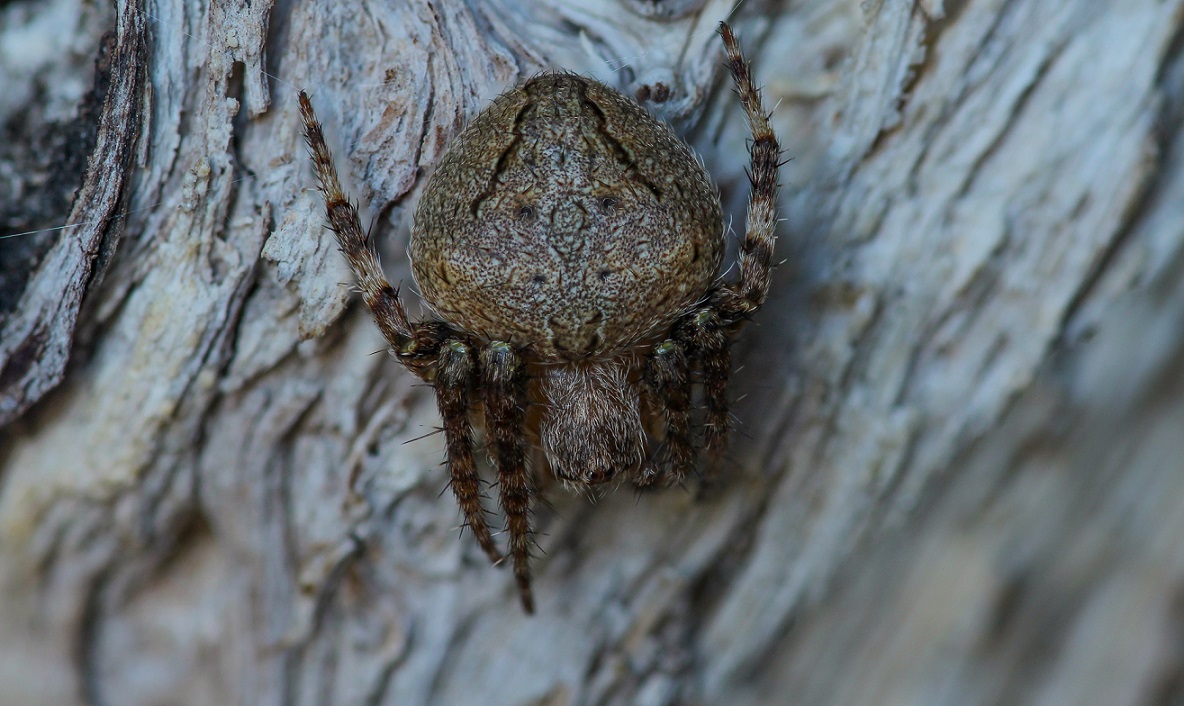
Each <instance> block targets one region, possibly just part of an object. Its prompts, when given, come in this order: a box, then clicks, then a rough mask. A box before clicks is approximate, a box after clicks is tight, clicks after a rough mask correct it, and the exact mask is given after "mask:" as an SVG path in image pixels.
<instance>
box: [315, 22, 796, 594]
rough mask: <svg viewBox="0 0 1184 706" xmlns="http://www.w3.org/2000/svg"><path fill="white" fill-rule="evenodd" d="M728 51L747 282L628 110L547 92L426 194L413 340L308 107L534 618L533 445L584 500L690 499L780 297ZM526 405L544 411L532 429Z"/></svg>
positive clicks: (765, 175)
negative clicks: (772, 294) (477, 448)
mask: <svg viewBox="0 0 1184 706" xmlns="http://www.w3.org/2000/svg"><path fill="white" fill-rule="evenodd" d="M719 31H720V34H721V35H722V37H723V42H724V48H725V50H726V52H727V57H728V65H729V67H730V69H731V73H732V78H733V79H734V80H735V83H736V88H737V91H738V93H739V95H740V100H741V103H742V104H743V106H744V110H745V112H746V113H747V114H748V121H749V125H750V127H751V130H752V143H751V147H750V153H751V167H750V170H749V178H750V181H751V195H750V200H749V205H748V227H747V230H746V232H745V234H744V239H743V240H742V241H741V243H740V251H739V277H738V278H737V279H736V281H734V282H725V281H723V280H722V279H718V278H717V274H718V272H719V268H720V262H721V260H722V258H723V253H724V231H725V226H724V220H723V215H722V213H721V209H720V204H719V195H718V192H717V191H716V189H715V187H714V186H713V185H712V183H711V180H710V178H709V177H708V175H707V172H706V171H705V169H704V168H703V166H702V164H700V162H699V161H698V160H697V159H696V158H695V156H694V154H693V153H692V152H691V150H690V149H689V148H688V147H687V146H686V145H685V144H684V143H683V142H682V141H681V140H680V139H679V138H678V137H676V136H675V134H674V133H673V132H672V131H671V129H670V128H669V127H668V126H667V125H666V124H665V123H663V122H661V121H659V120H657V119H655V118H654V117H653V116H651V115H650V114H649V113H648V112H646V111H645V110H644V109H643V108H642V107H641V106H640V105H638V104H637V103H636V102H634V101H633V100H631V99H629V98H626V97H625V96H623V95H621V94H620V93H618V92H617V91H614V90H612V89H611V88H608V87H606V86H604V85H603V84H601V83H598V82H596V81H594V80H592V79H588V78H584V77H582V76H576V75H573V74H568V73H547V74H542V75H539V76H535V77H534V78H531V79H529V80H528V81H526V82H524V83H522V84H520V85H518V86H516V87H515V88H512V89H510V90H508V91H506V92H505V93H503V94H502V95H501V96H499V97H498V98H496V99H495V100H494V101H493V103H492V104H491V105H490V106H489V107H488V108H486V109H485V110H484V111H482V112H481V114H480V115H478V116H477V117H476V118H475V119H474V120H473V121H472V122H471V123H470V124H469V125H468V126H467V127H466V128H465V129H464V130H463V131H462V132H461V134H460V135H459V136H458V137H457V138H456V139H455V141H454V142H453V143H452V144H451V145H450V146H449V148H448V151H447V153H446V154H445V155H444V157H443V158H442V159H441V161H440V164H439V167H438V168H437V169H436V171H435V173H434V174H432V176H431V177H430V178H429V180H428V183H427V186H426V188H425V190H424V194H423V198H422V200H421V201H420V203H419V205H418V207H417V209H416V212H415V225H414V228H413V230H412V236H411V253H410V254H411V262H412V267H413V271H414V274H415V281H416V282H417V283H418V285H419V287H420V289H421V291H422V294H423V298H424V299H425V300H426V301H427V302H428V304H430V305H431V307H432V309H433V310H434V311H435V312H436V314H437V315H438V318H436V319H434V320H429V321H421V322H411V321H409V320H408V319H407V314H406V312H405V311H404V309H403V305H402V303H401V302H400V300H399V292H398V290H397V289H396V288H394V287H393V286H391V284H390V283H389V282H387V280H386V277H384V276H383V273H382V269H381V268H380V267H379V264H378V258H377V257H376V255H375V253H374V251H373V250H372V249H371V247H370V244H369V243H368V242H367V238H366V234H365V232H364V231H363V229H362V227H361V223H360V222H359V219H358V212H357V209H356V207H355V206H354V205H353V204H351V203H350V201H349V200H348V199H347V198H346V196H345V194H344V193H342V190H341V185H340V184H339V183H338V179H337V173H336V171H335V170H334V168H333V163H332V161H331V157H330V154H329V150H328V148H327V147H326V146H325V140H324V135H323V133H322V132H321V125H320V123H318V122H317V118H316V114H315V113H314V112H313V109H312V104H311V103H310V102H309V99H308V96H307V95H305V94H304V93H303V92H301V94H300V111H301V117H302V118H303V120H304V125H305V130H306V135H307V138H308V145H309V147H310V149H311V153H312V161H313V167H314V169H315V170H316V175H317V179H318V181H319V186H320V190H321V192H322V193H323V195H324V198H325V209H326V212H327V214H328V218H329V225H330V227H331V228H332V229H333V231H334V233H336V235H337V240H338V243H339V244H340V247H341V251H342V253H343V254H344V255H345V257H346V259H347V260H348V261H349V265H350V268H351V269H352V270H353V272H354V275H355V277H356V278H357V281H358V286H359V289H360V291H361V294H362V297H363V298H364V299H365V300H366V304H367V305H368V306H369V307H370V309H371V311H372V312H373V314H374V319H375V321H376V322H377V323H378V328H379V329H380V330H381V331H382V335H383V336H384V337H385V338H386V340H387V342H388V343H389V344H390V346H391V349H392V352H393V354H394V355H395V357H396V358H397V359H398V360H399V361H400V362H401V363H402V364H403V365H405V366H406V367H407V369H408V370H410V371H411V372H412V373H414V374H415V375H417V376H418V377H420V378H421V379H423V380H425V381H427V382H428V383H430V384H431V385H432V387H433V388H434V389H435V393H436V402H437V404H438V405H439V408H440V416H441V417H442V418H443V422H444V436H445V440H446V443H447V447H448V466H449V469H450V471H451V476H452V481H451V486H452V491H453V493H455V495H456V500H457V502H458V503H459V504H460V509H461V512H462V513H463V514H464V519H465V523H466V524H467V525H468V526H469V527H470V528H471V529H472V531H473V534H474V535H475V536H476V538H477V542H478V543H479V544H480V545H481V548H482V549H483V550H485V553H486V554H487V555H488V556H489V558H490V560H491V561H493V562H494V563H497V562H500V561H501V560H502V555H501V553H500V552H499V550H498V548H497V546H496V545H495V543H494V540H493V536H492V534H491V532H490V529H489V524H488V523H487V521H486V517H485V509H484V507H483V506H482V503H481V485H480V478H479V476H478V472H477V461H476V458H475V455H474V442H473V426H472V423H471V420H470V413H471V406H472V404H473V402H474V399H473V398H474V397H476V398H477V401H478V402H479V403H480V405H481V407H482V410H483V413H484V430H485V437H486V440H487V442H488V447H489V455H490V457H491V459H492V463H493V466H494V467H495V468H496V471H497V479H498V480H497V483H498V488H499V491H500V492H499V498H500V501H501V508H502V512H503V513H504V514H505V517H506V525H507V530H508V533H509V553H510V555H511V556H512V558H513V563H514V575H515V577H516V579H517V582H518V588H519V592H520V594H521V598H522V606H523V608H524V609H525V610H526V612H528V613H531V612H533V611H534V599H533V596H532V593H531V587H530V565H529V564H530V553H531V552H530V550H531V544H532V539H531V526H530V517H529V515H530V509H531V500H532V496H533V495H534V493H535V490H534V484H533V481H532V475H531V472H530V470H529V469H528V466H527V453H526V452H527V445H528V441H527V438H528V437H527V433H528V430H529V432H530V433H532V434H535V433H537V438H538V445H540V446H541V448H542V453H543V455H544V457H545V459H546V462H547V465H549V467H550V469H551V472H552V473H553V474H554V475H555V476H556V477H558V478H559V479H560V480H562V481H563V482H564V483H565V484H567V485H569V486H573V487H575V488H588V487H589V486H593V485H596V484H600V483H605V482H607V481H609V480H611V479H613V478H618V477H624V476H625V475H626V474H628V475H629V476H630V477H632V479H633V481H634V482H635V483H636V484H638V485H639V486H642V487H647V486H651V485H654V484H655V483H656V482H658V480H661V479H667V480H669V481H672V482H679V481H682V480H683V479H684V478H685V477H686V475H687V474H688V472H690V471H692V470H693V468H694V465H695V461H696V455H697V452H698V451H699V450H700V449H705V450H706V451H707V452H708V453H709V454H718V453H719V452H721V451H722V450H723V448H724V446H725V444H726V442H727V434H728V401H727V396H726V393H727V390H726V387H727V381H728V372H729V365H730V362H729V361H730V358H729V352H728V346H729V344H730V341H731V336H732V334H733V333H734V332H735V331H736V329H737V328H738V327H739V325H740V324H741V323H743V322H744V321H745V320H746V319H747V318H748V317H749V316H750V315H751V314H752V313H753V312H754V311H756V310H757V309H758V308H760V306H761V304H763V303H764V301H765V295H766V293H767V292H768V288H769V274H770V268H771V262H770V259H771V258H772V254H773V242H774V235H773V230H774V226H775V224H776V220H777V218H776V197H777V168H778V166H779V164H778V159H779V150H778V146H777V137H776V136H775V135H774V134H773V131H772V129H771V128H770V127H769V122H768V116H767V115H766V113H765V111H764V109H763V108H762V107H761V100H760V92H759V91H758V90H757V89H756V88H755V87H754V86H753V84H752V80H751V78H750V76H749V67H748V63H747V62H746V61H745V59H744V57H743V55H742V54H741V52H740V46H739V44H738V43H737V42H736V38H735V36H734V35H733V34H732V30H731V29H730V28H729V27H728V25H726V24H723V23H721V24H720V27H719ZM696 379H698V380H699V381H700V382H701V384H702V388H703V392H702V399H703V404H704V406H705V407H706V411H705V419H704V420H703V422H704V423H703V425H702V431H701V433H696V430H695V429H694V428H693V425H692V399H693V398H694V395H693V385H694V382H695V380H696ZM643 397H644V398H645V400H646V401H647V403H648V404H647V405H646V409H644V410H643V407H642V402H641V400H642V398H643ZM532 401H535V402H540V403H541V405H540V406H539V408H538V414H533V413H532V414H531V415H530V416H529V417H528V415H527V411H528V407H529V406H530V404H531V402H532ZM643 416H644V417H645V419H646V421H647V422H649V427H653V428H655V429H656V430H657V431H656V433H657V435H658V436H660V437H662V438H663V440H664V446H665V451H664V453H663V454H662V460H661V461H660V462H659V461H656V460H651V461H650V462H649V463H647V462H646V458H647V455H648V448H647V447H648V438H649V437H648V435H647V432H646V430H647V424H646V422H643ZM663 416H664V417H665V425H664V430H663V429H661V427H662V426H663V425H662V424H661V419H662V417H663Z"/></svg>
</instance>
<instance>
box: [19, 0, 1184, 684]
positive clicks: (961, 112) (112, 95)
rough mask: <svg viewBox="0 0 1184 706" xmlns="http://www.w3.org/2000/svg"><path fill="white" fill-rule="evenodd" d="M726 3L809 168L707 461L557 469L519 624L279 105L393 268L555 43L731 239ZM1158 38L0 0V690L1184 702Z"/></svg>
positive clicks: (607, 2)
mask: <svg viewBox="0 0 1184 706" xmlns="http://www.w3.org/2000/svg"><path fill="white" fill-rule="evenodd" d="M727 17H731V18H732V21H733V22H734V25H735V27H736V29H737V32H738V34H739V35H740V37H741V39H742V41H743V43H744V46H745V48H746V50H747V52H748V54H749V56H750V58H751V59H752V61H753V65H754V72H755V75H756V77H757V78H758V80H759V81H760V83H762V84H763V85H764V86H765V100H766V105H768V106H776V108H775V112H774V120H775V126H776V128H777V130H778V131H779V133H780V135H781V137H782V139H783V144H784V146H785V148H786V152H787V156H789V157H792V158H793V160H792V161H791V162H789V163H788V164H787V165H786V166H785V167H784V168H783V171H782V183H783V187H784V188H783V193H782V206H783V216H784V218H785V222H784V223H783V228H782V230H781V231H780V236H781V238H780V241H779V243H778V248H779V251H778V252H779V255H780V256H781V257H784V258H786V260H787V261H786V263H785V264H784V265H783V266H782V267H781V268H780V269H779V270H778V272H777V277H776V280H775V283H774V292H773V298H772V300H771V301H770V302H769V304H768V306H767V307H766V308H765V309H764V310H763V311H762V312H760V314H759V315H758V316H757V317H756V321H755V324H754V325H752V326H750V327H749V328H748V329H747V330H746V331H745V334H744V336H743V337H742V339H741V341H740V343H739V344H738V347H737V349H736V354H735V358H736V367H737V372H736V374H735V376H734V380H733V384H732V387H731V389H732V391H733V392H734V394H735V396H736V397H737V399H738V400H739V401H738V403H737V405H736V408H735V414H736V416H737V419H738V422H737V426H738V429H737V432H738V433H737V434H736V437H735V442H734V444H733V450H732V453H731V456H730V458H729V459H728V460H727V463H726V468H725V469H723V471H724V472H723V473H722V474H721V475H722V477H723V479H724V480H723V482H722V484H721V486H720V487H719V488H717V489H715V490H714V491H713V492H711V493H708V494H707V495H706V497H703V498H698V497H696V493H695V492H694V491H693V489H689V490H683V489H677V488H676V489H671V490H669V491H666V492H664V493H661V494H652V495H645V496H643V497H640V498H638V497H635V495H634V494H633V493H632V492H630V491H629V490H628V489H625V488H623V489H620V490H619V491H617V492H615V493H612V494H609V495H607V496H605V497H602V498H599V499H598V500H597V501H596V502H592V501H591V500H589V499H587V498H580V497H572V496H569V495H567V494H566V493H564V492H563V491H562V489H560V488H556V487H553V488H551V489H550V491H549V493H548V500H549V502H550V504H549V505H548V506H544V507H540V508H539V510H538V521H539V523H540V524H541V528H542V531H543V534H542V536H541V538H540V542H541V546H542V549H543V551H545V555H544V556H543V557H542V558H541V559H540V560H539V561H538V562H537V565H536V570H537V584H536V591H537V594H538V596H539V614H538V615H537V616H535V617H533V618H526V617H524V616H523V615H522V614H521V612H520V611H519V609H518V605H517V600H516V597H515V595H514V591H513V586H512V583H513V582H512V580H511V578H510V577H509V575H508V573H507V572H506V571H505V570H502V569H493V568H490V567H489V566H487V565H486V562H485V560H484V558H483V556H481V554H480V552H479V551H478V550H477V547H476V545H475V542H473V541H472V539H471V538H470V537H468V536H467V535H466V536H463V537H459V538H458V534H459V533H458V530H457V525H458V522H459V518H458V512H457V509H456V507H455V504H454V502H453V500H452V498H451V497H450V495H449V494H448V493H442V491H443V490H444V489H445V487H446V485H445V472H444V471H443V469H442V468H440V467H439V462H440V459H441V458H442V448H441V447H442V442H441V440H440V438H439V437H438V436H427V437H426V438H420V437H424V435H425V434H427V433H428V432H431V431H432V430H433V429H434V428H435V426H436V424H437V423H438V419H437V417H436V412H435V409H434V405H433V403H432V400H431V396H430V394H429V393H428V391H427V390H425V389H424V388H422V387H417V386H416V385H414V384H413V380H412V378H411V377H410V376H409V375H408V374H406V373H405V372H404V371H402V370H401V369H400V368H399V366H398V365H397V364H396V363H395V362H394V361H393V360H391V359H390V358H389V357H388V356H386V355H381V354H380V355H374V353H375V352H376V351H381V350H382V349H383V345H382V343H381V341H380V338H379V336H378V333H377V331H376V330H375V328H374V326H373V325H372V324H371V322H370V320H369V318H368V315H367V313H366V312H365V311H363V309H362V307H360V306H358V305H357V303H356V302H354V301H353V300H352V298H351V296H350V288H349V287H348V286H347V285H345V284H343V283H347V282H348V281H349V274H348V272H347V271H346V269H345V266H344V264H343V262H342V259H341V258H340V256H339V255H338V254H337V253H336V252H335V248H334V246H333V245H332V243H331V239H330V238H329V237H327V234H326V232H325V231H324V230H323V229H322V222H323V219H322V216H321V212H320V206H319V201H318V196H317V194H316V193H314V192H312V191H311V190H310V188H309V187H310V186H311V184H312V179H311V177H310V175H309V172H308V168H307V164H306V161H307V160H306V158H305V152H304V148H303V145H302V142H301V135H300V127H299V121H298V119H297V115H296V101H295V91H296V90H297V89H298V88H307V89H308V90H310V92H311V93H312V94H313V100H314V103H315V104H316V106H317V108H318V111H319V112H320V113H321V117H322V119H323V120H324V121H325V123H326V131H327V133H328V135H329V137H330V139H331V140H332V141H333V144H332V146H333V147H334V150H335V153H336V160H337V164H338V167H339V169H340V170H341V171H342V172H343V176H344V177H345V179H346V181H347V182H348V186H349V188H350V189H351V191H352V192H353V194H354V195H355V196H356V197H358V198H359V199H360V201H361V203H362V205H363V209H364V210H365V211H367V212H368V216H367V217H369V218H372V219H373V222H374V233H375V235H376V238H377V240H378V242H379V243H380V247H381V249H382V251H383V252H384V253H385V255H386V257H385V265H386V269H387V272H388V275H389V276H390V277H391V278H392V280H395V281H398V280H402V281H404V282H410V276H409V271H408V267H407V262H406V258H405V256H404V254H403V253H404V250H405V247H406V242H407V237H408V230H407V223H408V214H409V212H410V208H411V207H412V205H413V204H414V200H415V198H416V196H417V194H418V192H419V190H420V188H421V187H422V184H423V176H424V175H425V174H427V173H429V172H430V170H431V169H432V165H433V164H434V163H435V161H436V160H437V159H438V157H439V156H440V154H441V151H442V150H443V148H444V146H445V144H446V143H447V141H448V139H449V137H450V136H451V135H453V134H455V133H456V131H457V130H458V129H459V128H460V127H461V126H462V125H463V124H464V122H465V120H466V119H467V118H468V117H471V116H472V115H474V114H475V113H476V112H477V111H478V110H480V108H481V107H482V106H483V105H484V104H485V103H486V102H487V101H488V100H489V99H490V98H492V97H493V96H494V95H496V94H497V93H499V92H500V91H501V90H502V89H504V88H505V87H506V86H508V85H510V84H512V83H513V82H515V81H517V80H518V79H520V78H522V77H525V76H529V75H530V74H532V73H534V72H536V71H539V70H542V69H544V68H548V67H553V68H559V67H562V68H566V69H570V70H574V71H579V72H583V73H586V74H590V75H593V76H596V77H598V78H600V79H601V80H604V81H606V82H607V83H609V84H610V85H614V86H617V87H619V88H621V89H622V90H624V91H626V92H628V93H631V94H636V95H641V96H646V95H648V99H647V103H648V105H649V106H650V107H651V108H652V109H653V110H654V111H655V112H657V113H659V114H661V115H663V116H664V117H666V118H667V119H669V120H670V121H671V122H673V123H674V124H675V125H676V126H677V127H678V128H679V129H680V130H681V131H683V132H684V133H685V134H686V135H687V137H688V139H689V141H690V142H691V143H692V144H693V145H694V146H695V147H696V149H697V150H698V151H699V152H700V153H701V154H702V155H703V157H704V159H705V161H706V163H707V164H708V167H709V168H710V169H711V171H712V173H713V174H715V175H716V177H717V179H718V182H719V184H720V187H721V190H722V191H723V195H724V203H725V207H726V208H727V209H728V210H729V212H730V213H731V214H733V227H734V228H735V229H737V230H739V229H741V228H742V227H743V206H744V199H745V197H746V194H747V188H746V187H747V184H746V182H745V179H744V176H743V168H744V166H745V164H746V153H745V138H746V131H745V125H744V119H743V114H742V111H741V110H740V107H739V105H738V104H737V101H736V100H735V97H734V96H733V95H732V93H731V92H730V90H729V88H730V87H729V85H728V83H727V82H726V76H725V75H724V72H723V70H722V65H721V58H722V57H721V54H720V47H719V40H718V37H717V36H716V35H715V34H714V32H715V27H716V24H717V23H718V22H719V21H720V20H721V19H725V18H727ZM1182 27H1184V0H947V1H944V2H943V0H917V1H915V2H906V1H894V0H881V1H877V0H862V1H860V0H796V1H793V2H788V1H787V2H773V1H769V2H747V3H744V4H742V5H741V6H740V7H739V8H738V9H735V11H734V12H733V7H732V5H731V2H730V0H729V1H722V0H567V1H565V2H560V1H559V0H545V1H542V0H540V1H539V2H535V3H518V2H515V1H512V0H488V1H486V2H463V1H462V0H436V1H434V2H433V1H428V0H369V1H366V0H362V1H357V0H345V1H343V2H333V3H331V2H320V1H314V0H301V1H298V2H294V1H292V0H278V1H275V0H254V1H251V0H237V1H235V2H230V1H228V0H205V1H204V2H191V1H184V0H153V1H149V0H118V2H116V3H115V5H114V6H111V5H108V4H107V3H105V2H102V1H100V2H93V1H91V0H44V1H36V2H34V1H24V2H22V1H20V0H16V1H12V0H10V1H9V2H3V3H0V83H2V84H3V91H0V124H2V129H3V131H4V133H3V134H4V137H3V139H2V140H0V235H5V236H11V237H6V238H5V239H3V240H0V418H2V419H3V421H4V423H5V426H4V427H3V429H2V431H0V636H2V638H3V639H0V703H3V704H22V705H30V704H93V705H106V704H119V705H121V706H130V705H132V704H172V703H176V704H251V705H264V704H400V705H402V704H446V705H454V704H485V705H501V704H520V705H527V704H540V705H541V704H549V705H550V704H554V705H559V704H630V705H633V704H636V705H641V706H660V705H666V704H669V705H674V704H724V703H727V704H753V705H756V704H790V703H793V704H810V705H812V706H818V705H827V704H834V705H836V706H845V705H849V704H951V705H952V704H957V705H959V706H966V705H970V704H984V705H985V704H1000V705H1002V704H1007V705H1009V706H1018V705H1028V704H1031V705H1033V706H1037V705H1040V706H1044V705H1048V706H1053V705H1062V704H1098V705H1099V706H1102V705H1105V706H1116V705H1120V704H1145V705H1147V706H1168V705H1169V704H1181V703H1184V394H1182V393H1184V140H1182V139H1180V137H1181V118H1182V117H1184V39H1182V37H1184V34H1182V31H1181V30H1182ZM76 190H77V197H76V198H75V191H76ZM64 224H68V226H69V227H66V228H61V229H54V230H49V229H50V228H53V227H55V226H61V225H64ZM30 231H33V232H32V233H29V232H30ZM412 308H413V309H414V308H415V307H414V306H413V307H412ZM351 474H356V475H357V488H358V493H359V496H360V497H359V498H357V499H352V500H351V498H350V496H349V494H348V492H347V485H348V480H349V478H350V476H351Z"/></svg>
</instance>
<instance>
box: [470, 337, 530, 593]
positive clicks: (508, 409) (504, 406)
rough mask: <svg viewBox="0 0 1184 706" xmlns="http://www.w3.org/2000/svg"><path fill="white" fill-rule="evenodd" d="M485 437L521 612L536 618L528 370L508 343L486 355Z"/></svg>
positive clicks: (498, 344) (499, 343)
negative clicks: (532, 584) (527, 431)
mask: <svg viewBox="0 0 1184 706" xmlns="http://www.w3.org/2000/svg"><path fill="white" fill-rule="evenodd" d="M481 375H482V381H481V382H482V389H483V390H484V392H485V433H486V434H487V435H488V436H489V442H490V447H491V450H492V451H491V455H492V457H493V463H494V466H495V467H496V468H497V478H498V487H499V493H500V497H501V504H502V512H504V513H505V515H506V529H507V531H508V532H509V534H510V556H511V557H513V559H514V578H515V579H516V580H517V582H518V593H519V595H520V596H521V598H522V608H523V610H525V611H526V612H527V613H533V612H534V594H533V593H532V591H531V588H530V543H531V539H530V536H531V529H530V499H531V496H532V495H533V494H534V487H533V485H532V483H531V480H530V474H529V472H528V469H527V467H526V438H525V437H524V436H523V422H524V417H525V414H526V402H527V399H526V367H525V366H524V365H523V364H522V359H521V358H520V357H519V356H518V354H517V353H516V352H514V349H513V347H511V346H510V344H509V343H505V342H502V341H493V342H492V343H490V344H489V345H487V346H486V347H485V349H484V350H483V351H482V352H481Z"/></svg>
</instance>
